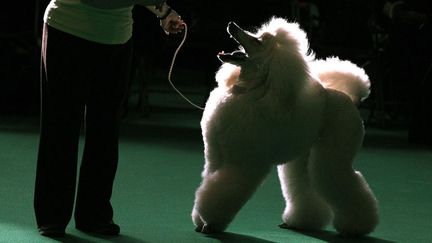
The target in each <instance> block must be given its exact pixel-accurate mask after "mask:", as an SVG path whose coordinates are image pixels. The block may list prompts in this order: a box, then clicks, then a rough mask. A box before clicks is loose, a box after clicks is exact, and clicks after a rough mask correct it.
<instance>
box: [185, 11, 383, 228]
mask: <svg viewBox="0 0 432 243" xmlns="http://www.w3.org/2000/svg"><path fill="white" fill-rule="evenodd" d="M227 30H228V33H229V34H230V35H231V37H232V38H234V40H235V41H237V42H238V43H239V44H240V45H241V46H240V50H237V51H235V52H233V53H224V52H222V53H219V55H218V57H219V59H220V60H221V61H222V62H223V63H224V64H223V65H222V66H221V68H220V70H219V71H218V73H217V74H216V80H217V82H218V87H217V88H216V89H214V90H213V91H212V92H211V94H210V97H209V100H208V101H207V104H206V107H205V111H204V114H203V117H202V120H201V127H202V135H203V138H204V145H205V167H204V171H203V172H202V177H203V180H202V183H201V185H200V186H199V188H198V189H197V191H196V198H195V205H194V207H193V211H192V220H193V223H194V224H195V225H196V227H197V228H196V230H197V231H199V232H203V233H211V232H220V231H223V230H225V229H226V227H227V226H228V224H229V223H230V222H231V221H232V220H233V218H234V217H235V215H236V214H237V212H238V211H239V210H240V208H241V207H242V206H243V205H244V204H245V203H246V201H247V200H248V199H249V198H250V197H251V196H252V194H253V193H254V192H255V190H256V189H257V187H258V186H259V185H260V183H261V182H262V181H263V179H264V178H265V177H266V175H267V174H268V173H269V172H270V170H271V168H272V166H273V165H278V173H279V179H280V182H281V187H282V193H283V195H284V198H285V200H286V208H285V211H284V213H283V216H282V218H283V222H284V223H283V224H282V225H281V227H285V228H293V229H308V230H309V229H320V228H323V227H324V226H326V225H327V224H328V223H329V222H330V220H332V221H333V225H334V227H335V229H336V230H337V231H338V232H340V233H341V234H344V235H349V236H359V235H364V234H367V233H370V232H371V231H373V230H374V228H375V227H376V225H377V223H378V206H377V200H376V199H375V197H374V195H373V193H372V191H371V189H370V188H369V186H368V184H367V183H366V181H365V179H364V178H363V176H362V175H361V174H360V172H358V171H355V170H354V169H353V168H352V163H353V160H354V157H355V155H356V153H357V151H358V150H359V148H360V147H361V144H362V141H363V135H364V129H363V123H362V119H361V117H360V115H359V112H358V110H357V107H356V103H358V102H360V101H361V100H362V99H364V98H366V97H367V96H368V95H369V87H370V83H369V80H368V76H367V75H366V73H365V72H364V70H363V69H361V68H359V67H358V66H356V65H354V64H353V63H351V62H349V61H341V60H339V59H338V58H329V59H327V60H314V57H313V55H312V54H310V53H308V49H309V46H308V40H307V38H306V34H305V32H303V31H302V30H301V29H300V28H299V25H298V24H296V23H289V22H287V21H286V20H284V19H281V18H273V19H271V20H270V21H269V22H268V23H267V24H265V25H263V26H262V27H261V28H260V30H258V31H257V32H256V33H254V34H253V33H249V32H246V31H244V30H242V29H241V28H240V27H238V26H237V25H236V24H234V23H229V25H228V28H227Z"/></svg>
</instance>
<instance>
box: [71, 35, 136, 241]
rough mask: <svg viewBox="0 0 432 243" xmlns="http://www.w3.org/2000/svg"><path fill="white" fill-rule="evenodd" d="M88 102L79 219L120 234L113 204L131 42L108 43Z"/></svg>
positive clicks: (89, 227) (82, 224) (88, 227)
mask: <svg viewBox="0 0 432 243" xmlns="http://www.w3.org/2000/svg"><path fill="white" fill-rule="evenodd" d="M99 61H100V62H101V63H104V64H103V65H101V67H100V70H97V73H96V77H97V78H95V79H94V80H93V81H92V82H91V87H90V94H89V99H88V102H87V105H86V125H85V136H86V138H85V147H84V154H83V158H82V163H81V168H80V175H79V184H78V192H77V193H78V194H77V201H76V207H75V221H76V226H77V228H78V229H81V230H83V231H91V232H94V233H104V234H117V233H118V230H119V229H118V226H116V225H114V224H113V222H112V219H113V209H112V206H111V203H110V199H111V193H112V187H113V182H114V178H115V173H116V169H117V162H118V140H119V124H120V118H121V106H122V101H123V98H124V95H125V92H126V89H127V83H128V81H129V74H130V62H131V43H130V42H128V43H126V44H124V45H113V46H106V52H105V53H102V54H101V56H100V60H99Z"/></svg>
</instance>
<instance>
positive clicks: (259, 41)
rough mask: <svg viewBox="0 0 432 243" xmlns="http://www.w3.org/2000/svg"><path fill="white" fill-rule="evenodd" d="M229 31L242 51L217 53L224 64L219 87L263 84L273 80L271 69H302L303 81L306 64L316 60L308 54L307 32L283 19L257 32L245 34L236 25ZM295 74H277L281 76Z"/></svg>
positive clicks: (267, 24) (272, 20)
mask: <svg viewBox="0 0 432 243" xmlns="http://www.w3.org/2000/svg"><path fill="white" fill-rule="evenodd" d="M227 31H228V33H229V34H230V35H231V37H232V38H233V39H234V40H235V41H236V42H237V43H238V44H239V45H240V47H239V50H236V51H234V52H231V53H226V52H221V53H219V54H218V58H219V60H221V61H222V62H223V63H224V64H223V65H222V67H221V68H220V70H219V71H218V74H217V76H216V79H217V81H218V83H219V86H222V87H226V88H228V89H230V88H232V87H233V86H234V85H235V86H240V87H243V88H247V89H248V88H254V87H257V86H260V85H262V84H264V82H267V81H269V80H270V79H269V75H271V70H269V68H270V67H271V68H272V69H275V68H281V69H287V70H290V71H293V72H294V73H298V72H299V71H298V70H303V71H304V73H303V74H302V75H297V77H299V78H300V77H301V78H302V77H303V76H304V75H306V73H307V64H306V61H307V60H309V59H313V58H312V56H311V55H309V53H308V51H309V43H308V40H307V36H306V33H305V32H304V31H303V30H302V29H301V28H300V26H299V25H298V24H297V23H290V22H288V21H286V20H285V19H283V18H276V17H274V18H272V19H271V20H270V21H268V22H267V23H265V24H264V25H262V26H261V28H259V29H258V31H256V33H251V32H248V31H245V30H243V29H242V28H240V27H239V26H238V25H237V24H235V23H234V22H230V23H229V24H228V27H227ZM271 62H275V63H277V64H276V65H275V63H271ZM227 64H230V65H227ZM295 70H297V71H295ZM293 72H286V71H284V72H280V70H278V71H277V73H278V74H281V73H286V74H288V73H290V74H292V73H293ZM245 80H247V82H246V81H245ZM278 80H285V81H287V79H285V78H282V77H278Z"/></svg>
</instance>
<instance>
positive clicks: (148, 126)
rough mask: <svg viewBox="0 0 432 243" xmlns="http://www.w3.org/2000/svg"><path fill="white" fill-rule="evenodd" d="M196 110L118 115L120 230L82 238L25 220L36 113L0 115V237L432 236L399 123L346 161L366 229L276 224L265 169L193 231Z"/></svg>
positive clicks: (430, 184)
mask: <svg viewBox="0 0 432 243" xmlns="http://www.w3.org/2000/svg"><path fill="white" fill-rule="evenodd" d="M199 116H200V114H199V113H197V112H193V111H184V112H183V111H181V110H180V111H177V112H171V111H169V112H155V113H154V114H152V116H150V118H146V119H145V118H139V117H136V116H135V117H133V116H132V117H131V118H128V119H126V120H125V121H124V122H123V127H122V137H121V147H120V149H121V155H120V156H121V157H120V164H119V168H118V174H117V177H116V182H115V188H114V192H113V198H112V202H113V205H114V209H115V220H116V222H117V223H118V224H119V225H120V226H121V227H122V228H121V230H122V232H121V236H118V237H109V238H97V237H94V236H89V235H86V234H83V233H81V232H79V231H77V230H75V229H74V227H73V226H74V222H73V221H72V222H71V223H70V224H69V226H68V228H67V234H68V235H67V236H66V237H65V238H61V239H50V238H44V237H41V236H39V234H38V232H37V230H36V227H35V220H34V215H33V205H32V203H33V186H34V175H35V165H36V164H35V160H36V153H37V144H38V120H37V118H35V117H4V116H2V117H0V242H32V243H33V242H125V243H128V242H175V243H180V242H294V243H297V242H299V243H303V242H304V243H306V242H380V243H381V242H382V243H385V242H407V243H408V242H413V243H427V242H432V189H431V188H432V152H431V151H430V150H428V149H426V148H420V147H415V146H411V145H408V144H407V143H406V136H405V133H404V132H403V131H391V130H377V129H372V128H368V130H367V136H366V139H365V144H364V146H363V148H362V150H361V153H360V154H359V156H358V157H357V159H356V161H355V167H356V169H358V170H360V171H362V173H363V175H364V176H365V177H366V179H367V180H368V182H369V183H370V186H371V187H372V189H373V190H374V191H375V193H376V195H377V197H378V199H379V201H380V208H381V221H380V224H379V226H378V227H377V229H376V230H375V231H374V232H373V233H372V234H370V235H369V236H368V237H365V238H361V239H355V240H349V239H344V238H340V237H339V236H338V235H337V234H336V233H335V231H334V229H333V228H332V227H329V228H328V229H326V230H323V231H316V232H298V231H292V230H284V229H280V228H279V227H278V224H279V223H281V213H282V211H283V208H284V204H283V199H282V196H281V192H280V187H279V182H278V179H277V174H276V170H275V169H274V170H273V171H272V173H271V174H270V176H269V177H268V178H267V179H266V180H265V182H264V183H263V185H262V186H261V187H260V188H259V189H258V191H257V192H256V194H255V195H254V196H253V198H252V199H251V200H250V201H249V202H248V203H247V204H246V206H245V207H244V208H243V209H242V210H241V212H240V213H239V214H238V216H237V217H236V218H235V220H234V222H233V223H232V224H231V225H230V227H229V228H228V230H227V232H226V233H223V234H219V235H212V236H206V235H203V234H200V233H196V232H194V226H193V224H192V222H191V219H190V212H191V208H192V205H193V199H194V191H195V189H196V188H197V186H198V184H199V182H200V173H201V170H202V166H203V148H202V141H201V134H200V130H199Z"/></svg>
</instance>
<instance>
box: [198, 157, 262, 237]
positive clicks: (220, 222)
mask: <svg viewBox="0 0 432 243" xmlns="http://www.w3.org/2000/svg"><path fill="white" fill-rule="evenodd" d="M252 168H253V167H252ZM269 171H270V166H268V167H266V168H260V169H257V168H253V169H251V168H250V167H245V168H243V167H242V166H237V165H235V166H234V165H229V166H224V167H222V168H220V169H218V170H217V171H215V172H213V173H209V174H206V175H204V177H203V181H202V183H201V185H200V187H199V188H198V190H197V192H196V198H195V205H194V209H193V212H192V219H193V222H194V224H195V226H197V228H196V230H197V231H199V232H202V233H216V232H222V231H224V230H225V229H226V227H227V226H228V225H229V223H230V222H231V221H232V220H233V218H234V217H235V215H236V214H237V212H238V211H239V210H240V209H241V207H242V206H243V205H244V204H245V203H246V201H247V200H248V199H249V198H250V197H251V196H252V194H253V193H254V192H255V190H256V188H257V187H258V185H259V184H260V183H261V182H262V180H263V179H264V177H265V176H266V175H267V174H268V172H269Z"/></svg>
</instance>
